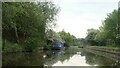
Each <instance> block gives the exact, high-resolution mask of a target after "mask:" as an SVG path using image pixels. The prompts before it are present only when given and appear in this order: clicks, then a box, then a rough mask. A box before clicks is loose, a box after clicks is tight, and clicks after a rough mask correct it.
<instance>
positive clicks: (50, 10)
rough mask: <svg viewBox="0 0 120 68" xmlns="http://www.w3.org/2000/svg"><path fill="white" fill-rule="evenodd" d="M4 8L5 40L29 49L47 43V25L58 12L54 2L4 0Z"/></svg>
mask: <svg viewBox="0 0 120 68" xmlns="http://www.w3.org/2000/svg"><path fill="white" fill-rule="evenodd" d="M2 8H3V13H2V18H3V23H2V25H3V29H2V33H3V34H2V35H3V39H4V40H7V41H9V42H11V43H17V44H20V45H21V47H23V49H25V50H28V51H29V50H30V51H31V50H33V49H35V48H36V47H41V46H44V45H45V42H46V30H47V28H48V26H47V25H48V24H52V22H53V21H54V20H55V16H56V15H57V12H58V8H57V7H56V6H55V5H54V4H53V3H52V2H37V3H36V2H3V4H2ZM3 42H4V41H3ZM4 43H5V42H4Z"/></svg>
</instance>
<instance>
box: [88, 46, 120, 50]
mask: <svg viewBox="0 0 120 68" xmlns="http://www.w3.org/2000/svg"><path fill="white" fill-rule="evenodd" d="M90 47H92V48H105V49H114V50H118V49H120V47H115V46H90Z"/></svg>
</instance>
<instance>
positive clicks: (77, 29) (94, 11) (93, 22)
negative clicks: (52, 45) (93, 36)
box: [53, 0, 119, 38]
mask: <svg viewBox="0 0 120 68" xmlns="http://www.w3.org/2000/svg"><path fill="white" fill-rule="evenodd" d="M53 2H54V3H55V4H56V5H57V6H59V7H60V12H59V13H58V18H57V21H56V23H57V26H56V27H55V28H54V30H55V31H56V32H59V31H62V30H63V29H64V31H66V32H69V33H70V34H72V35H74V36H76V37H77V38H84V37H86V33H87V29H91V28H95V29H98V28H99V27H100V26H101V25H102V21H104V19H105V18H106V17H107V14H108V13H111V12H112V11H113V10H114V9H117V8H118V2H119V0H53Z"/></svg>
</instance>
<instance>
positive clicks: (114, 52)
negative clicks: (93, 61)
mask: <svg viewBox="0 0 120 68" xmlns="http://www.w3.org/2000/svg"><path fill="white" fill-rule="evenodd" d="M84 49H85V50H86V51H88V52H91V53H95V54H98V55H101V56H105V57H108V58H111V59H116V60H120V49H114V48H113V49H110V48H100V47H92V46H88V47H85V48H84ZM117 62H118V61H117Z"/></svg>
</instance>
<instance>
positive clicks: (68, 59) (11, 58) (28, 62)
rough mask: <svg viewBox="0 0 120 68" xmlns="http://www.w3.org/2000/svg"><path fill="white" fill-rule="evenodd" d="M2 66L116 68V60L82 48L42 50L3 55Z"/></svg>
mask: <svg viewBox="0 0 120 68" xmlns="http://www.w3.org/2000/svg"><path fill="white" fill-rule="evenodd" d="M2 59H3V60H2V65H3V66H48V67H49V66H118V65H119V64H120V62H119V61H118V59H112V58H108V57H105V56H102V55H99V54H95V53H93V52H89V51H86V50H85V49H82V48H74V47H72V48H67V49H65V50H44V51H39V52H34V53H29V52H26V53H3V57H2Z"/></svg>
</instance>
